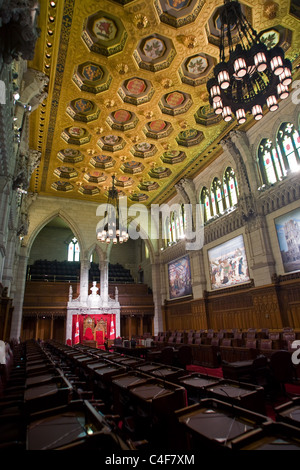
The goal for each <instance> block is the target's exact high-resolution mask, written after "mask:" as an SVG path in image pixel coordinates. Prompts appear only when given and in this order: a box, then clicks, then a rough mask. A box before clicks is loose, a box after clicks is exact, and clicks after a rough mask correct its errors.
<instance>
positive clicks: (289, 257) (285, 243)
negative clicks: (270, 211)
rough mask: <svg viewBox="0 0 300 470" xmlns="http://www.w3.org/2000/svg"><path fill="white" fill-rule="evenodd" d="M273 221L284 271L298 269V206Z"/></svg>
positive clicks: (299, 251)
mask: <svg viewBox="0 0 300 470" xmlns="http://www.w3.org/2000/svg"><path fill="white" fill-rule="evenodd" d="M274 222H275V227H276V233H277V238H278V243H279V248H280V254H281V259H282V263H283V267H284V271H285V272H286V273H290V272H291V271H299V270H300V208H299V209H295V210H293V211H290V212H288V213H287V214H284V215H282V216H280V217H277V218H276V219H275V220H274Z"/></svg>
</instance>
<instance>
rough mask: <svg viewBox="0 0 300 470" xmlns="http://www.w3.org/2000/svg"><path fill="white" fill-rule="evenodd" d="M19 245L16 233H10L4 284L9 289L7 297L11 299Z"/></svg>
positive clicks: (3, 277)
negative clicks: (17, 246)
mask: <svg viewBox="0 0 300 470" xmlns="http://www.w3.org/2000/svg"><path fill="white" fill-rule="evenodd" d="M17 243H19V240H18V239H17V234H16V231H15V230H14V231H10V233H9V239H8V242H7V250H6V257H5V263H4V269H3V276H2V284H3V286H4V287H7V295H8V296H9V297H10V291H11V284H12V281H13V267H14V261H15V251H16V244H17Z"/></svg>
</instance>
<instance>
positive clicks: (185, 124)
mask: <svg viewBox="0 0 300 470" xmlns="http://www.w3.org/2000/svg"><path fill="white" fill-rule="evenodd" d="M179 125H180V127H181V128H182V129H186V128H187V127H188V122H187V120H186V119H184V120H183V121H180V122H179Z"/></svg>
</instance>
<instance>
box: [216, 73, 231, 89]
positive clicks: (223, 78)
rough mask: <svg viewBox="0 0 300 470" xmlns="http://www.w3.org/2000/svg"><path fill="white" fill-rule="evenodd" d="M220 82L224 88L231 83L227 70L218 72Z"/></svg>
mask: <svg viewBox="0 0 300 470" xmlns="http://www.w3.org/2000/svg"><path fill="white" fill-rule="evenodd" d="M218 82H219V85H220V87H221V88H222V89H223V90H226V89H227V88H228V87H229V85H230V75H229V73H228V71H227V70H221V72H219V74H218Z"/></svg>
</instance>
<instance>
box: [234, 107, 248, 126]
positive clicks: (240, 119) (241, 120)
mask: <svg viewBox="0 0 300 470" xmlns="http://www.w3.org/2000/svg"><path fill="white" fill-rule="evenodd" d="M236 118H237V121H238V123H239V124H244V122H246V113H245V110H244V109H243V108H240V109H238V110H237V112H236Z"/></svg>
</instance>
